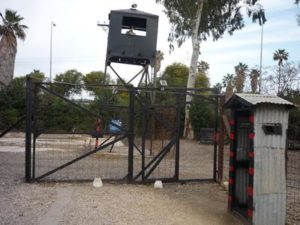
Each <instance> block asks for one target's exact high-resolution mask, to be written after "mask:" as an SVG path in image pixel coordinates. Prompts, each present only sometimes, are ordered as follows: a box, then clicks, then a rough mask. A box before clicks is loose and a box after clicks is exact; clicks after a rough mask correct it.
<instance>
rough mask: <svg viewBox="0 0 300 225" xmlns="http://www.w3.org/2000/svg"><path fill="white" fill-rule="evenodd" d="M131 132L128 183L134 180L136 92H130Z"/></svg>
mask: <svg viewBox="0 0 300 225" xmlns="http://www.w3.org/2000/svg"><path fill="white" fill-rule="evenodd" d="M129 95H130V96H129V131H128V181H129V182H131V181H132V179H133V151H134V100H135V90H134V89H133V88H131V89H130V90H129Z"/></svg>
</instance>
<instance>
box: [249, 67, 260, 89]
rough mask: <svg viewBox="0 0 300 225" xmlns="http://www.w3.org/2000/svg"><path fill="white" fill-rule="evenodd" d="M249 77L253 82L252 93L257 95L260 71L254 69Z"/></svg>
mask: <svg viewBox="0 0 300 225" xmlns="http://www.w3.org/2000/svg"><path fill="white" fill-rule="evenodd" d="M249 76H250V80H251V92H252V93H256V92H257V85H258V77H259V71H258V70H257V69H252V70H251V71H250V73H249Z"/></svg>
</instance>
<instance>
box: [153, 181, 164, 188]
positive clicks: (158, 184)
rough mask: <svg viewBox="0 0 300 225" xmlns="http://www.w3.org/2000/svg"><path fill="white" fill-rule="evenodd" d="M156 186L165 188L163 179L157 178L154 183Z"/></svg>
mask: <svg viewBox="0 0 300 225" xmlns="http://www.w3.org/2000/svg"><path fill="white" fill-rule="evenodd" d="M154 188H163V183H162V181H161V180H156V181H155V183H154Z"/></svg>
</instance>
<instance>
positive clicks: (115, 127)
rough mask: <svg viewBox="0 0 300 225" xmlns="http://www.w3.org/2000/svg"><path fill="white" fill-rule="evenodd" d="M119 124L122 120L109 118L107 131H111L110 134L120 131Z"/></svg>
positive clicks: (120, 124)
mask: <svg viewBox="0 0 300 225" xmlns="http://www.w3.org/2000/svg"><path fill="white" fill-rule="evenodd" d="M121 126H122V122H121V121H120V120H111V121H110V123H109V125H108V128H109V133H112V134H116V133H120V132H121V129H120V127H121Z"/></svg>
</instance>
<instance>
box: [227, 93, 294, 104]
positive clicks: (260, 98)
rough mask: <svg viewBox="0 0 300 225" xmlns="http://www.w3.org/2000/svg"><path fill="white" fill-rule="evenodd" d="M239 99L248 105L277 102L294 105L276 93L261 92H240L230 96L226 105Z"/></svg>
mask: <svg viewBox="0 0 300 225" xmlns="http://www.w3.org/2000/svg"><path fill="white" fill-rule="evenodd" d="M237 101H240V102H242V103H243V104H244V105H246V106H255V105H258V104H276V105H286V106H288V107H294V104H293V103H291V102H289V101H287V100H285V99H283V98H280V97H278V96H274V95H260V94H240V93H236V94H234V95H233V96H232V98H230V99H229V100H228V101H227V102H226V104H225V106H226V107H231V106H233V105H234V104H236V103H237Z"/></svg>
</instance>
